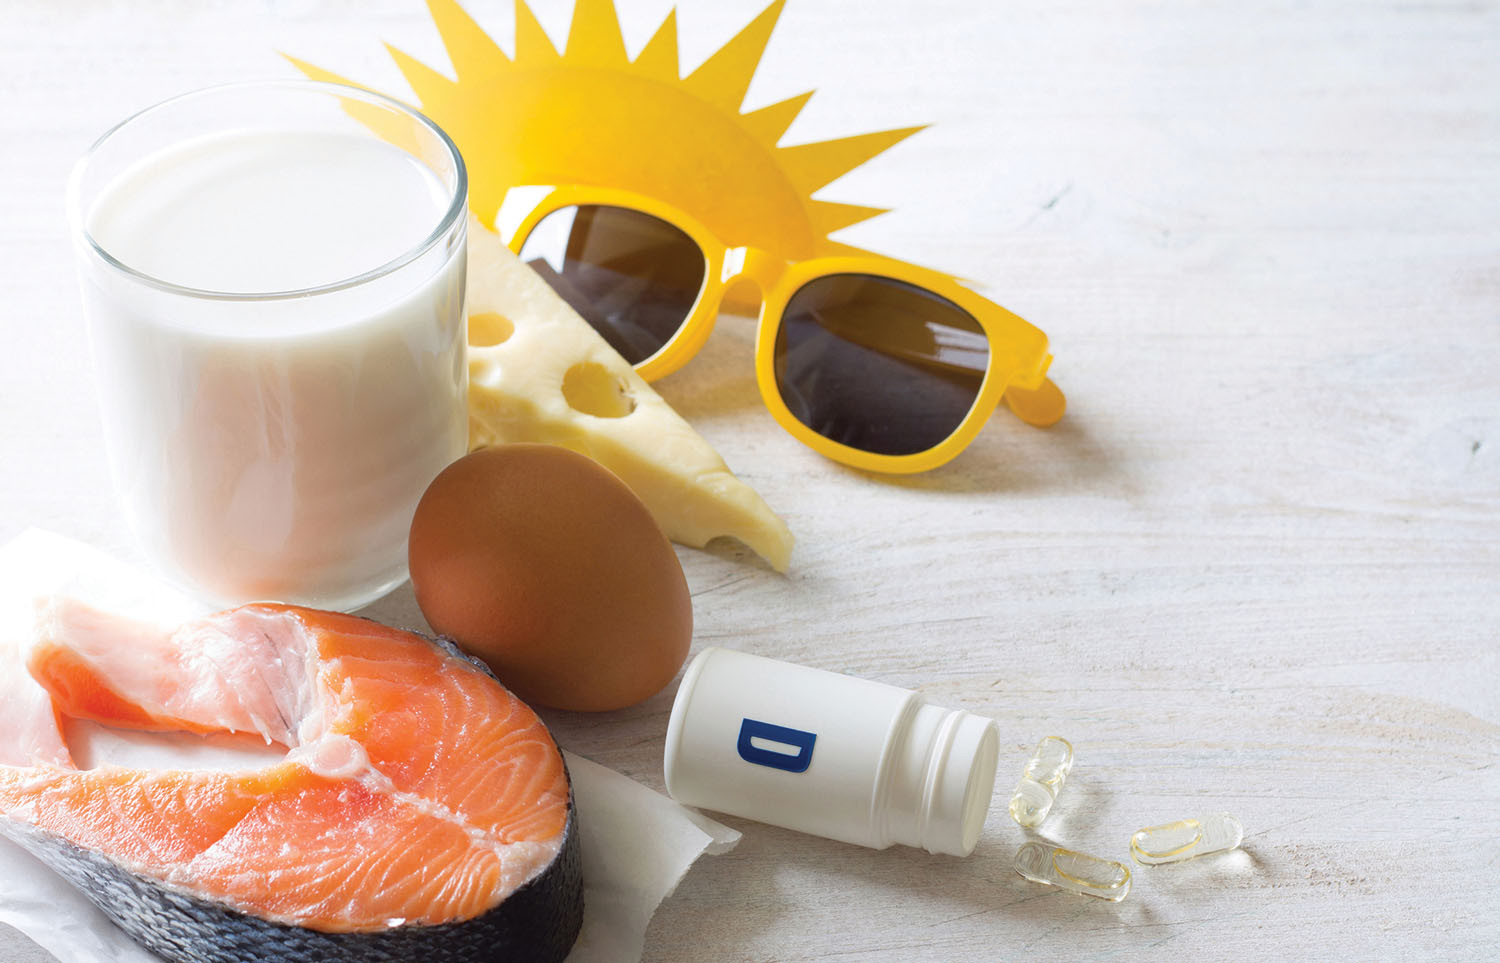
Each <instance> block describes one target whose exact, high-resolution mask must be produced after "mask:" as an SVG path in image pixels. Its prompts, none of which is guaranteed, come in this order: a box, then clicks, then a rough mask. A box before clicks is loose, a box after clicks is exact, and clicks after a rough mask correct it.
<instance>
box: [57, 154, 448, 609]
mask: <svg viewBox="0 0 1500 963" xmlns="http://www.w3.org/2000/svg"><path fill="white" fill-rule="evenodd" d="M451 200H452V194H451V192H449V191H448V190H446V189H445V187H444V185H443V184H442V183H441V182H440V181H439V180H438V178H437V177H436V176H435V175H433V174H432V173H431V172H430V171H429V170H428V169H427V168H426V167H425V166H423V165H422V164H421V163H419V162H418V161H416V160H415V159H414V158H412V157H411V156H410V155H408V154H407V153H405V152H404V151H401V150H398V149H397V148H395V147H392V146H390V145H389V144H386V143H384V142H383V141H380V140H377V139H375V138H373V137H370V136H364V135H360V134H353V133H348V134H346V133H335V132H320V131H296V132H293V131H285V132H277V131H255V132H249V131H246V132H231V133H223V134H215V135H212V136H208V137H199V138H196V139H193V140H189V141H185V142H183V143H180V144H178V145H176V146H173V147H170V148H167V149H166V150H163V151H159V152H157V153H153V154H150V155H148V156H147V157H146V158H145V159H144V160H142V161H140V162H138V163H136V164H135V165H134V166H132V167H130V168H128V169H126V170H125V171H124V172H123V173H121V174H120V175H118V176H117V177H115V178H114V180H113V181H111V182H110V183H108V184H107V185H106V186H105V187H104V189H103V190H102V191H101V192H100V194H99V196H98V198H97V199H96V200H95V202H94V203H93V205H92V206H91V209H90V210H88V211H87V212H86V213H85V224H86V227H87V230H88V232H89V234H90V235H91V236H92V237H93V238H94V240H95V241H96V243H97V244H98V246H99V247H100V248H102V249H103V250H104V251H105V252H107V253H108V254H109V255H110V256H111V257H113V258H114V259H115V260H117V261H118V262H120V263H121V264H123V265H125V266H126V267H128V268H130V269H132V270H133V271H135V272H139V273H140V274H143V275H147V276H148V278H151V279H155V280H156V281H159V282H165V285H160V284H153V283H151V281H149V280H142V279H141V278H138V277H132V276H131V275H130V274H129V272H123V271H120V270H119V269H118V268H116V267H113V266H111V265H108V264H106V263H105V262H104V261H103V260H102V259H100V258H99V257H97V255H95V256H92V257H91V256H88V255H89V253H90V252H88V251H85V256H84V257H82V258H81V262H80V263H81V264H82V281H83V284H82V287H83V292H84V302H85V307H86V309H87V314H88V316H89V322H90V335H91V339H92V342H93V349H94V357H95V370H96V372H97V377H98V379H99V386H98V387H99V395H100V402H101V407H102V410H103V417H104V427H105V439H106V443H107V447H108V448H109V455H110V464H111V469H112V471H113V474H114V476H115V483H116V486H117V488H118V489H119V492H120V494H121V496H122V500H123V503H124V508H125V512H126V515H127V518H128V519H129V521H130V523H131V526H132V528H133V529H134V530H135V532H136V534H137V536H138V537H139V538H140V540H141V543H142V547H143V548H144V549H145V550H146V552H147V554H148V555H150V556H151V557H152V558H153V559H154V560H155V561H157V562H158V563H159V564H161V565H162V567H163V568H164V569H165V570H166V571H167V574H169V575H171V576H174V577H175V578H177V579H178V580H179V581H184V582H187V583H188V584H189V585H190V586H192V587H194V588H195V589H196V590H197V591H198V593H199V594H200V595H202V596H204V597H205V598H207V599H209V600H210V601H213V602H216V603H222V604H230V603H234V602H239V601H245V600H249V599H282V600H288V601H298V602H302V603H306V604H314V605H320V606H325V607H330V608H347V607H352V606H355V605H359V604H363V603H364V602H366V601H369V600H371V599H373V598H375V597H378V596H379V595H380V594H383V593H384V592H385V591H388V590H389V589H390V588H392V587H394V586H395V585H396V584H399V583H400V581H401V580H402V579H404V578H405V575H406V536H407V530H408V528H409V526H410V524H411V518H412V514H413V512H414V510H415V507H416V503H417V500H418V498H419V497H420V496H421V494H422V492H423V490H424V489H425V488H426V486H427V484H428V482H430V481H431V480H432V478H433V477H434V476H435V475H436V474H437V473H438V472H439V471H440V470H441V469H442V468H443V467H444V466H446V465H447V464H448V463H449V462H450V461H452V460H453V459H454V458H456V457H458V456H459V455H460V454H462V453H463V451H464V449H465V445H466V436H467V425H466V422H467V417H466V410H465V393H466V390H467V372H466V369H465V360H464V321H463V293H464V259H465V245H464V233H463V226H462V220H460V221H459V226H458V227H457V229H456V231H454V232H453V233H452V234H451V235H449V236H448V237H447V239H446V243H443V242H440V243H438V244H436V245H435V246H434V247H433V248H431V249H429V250H427V251H425V252H423V253H422V254H421V255H420V256H419V257H417V258H416V259H415V260H414V261H412V262H411V263H409V264H406V265H405V266H403V267H399V268H394V269H388V270H385V271H382V270H381V269H382V268H388V267H389V265H390V264H391V262H392V261H394V260H396V259H399V258H402V257H403V256H406V255H408V254H409V252H412V251H414V250H416V249H418V248H419V247H420V246H421V245H422V244H423V242H424V241H425V240H426V239H428V238H429V237H430V236H431V235H432V234H433V233H434V232H435V231H436V230H437V229H438V227H439V225H440V223H441V222H442V220H443V217H444V214H445V211H446V210H447V209H448V207H449V204H450V202H451ZM371 272H374V273H375V276H374V277H370V278H364V279H363V280H360V281H358V283H353V284H348V285H342V284H341V282H348V281H351V280H354V279H359V278H361V276H362V275H367V274H370V273H371ZM329 285H333V286H335V288H334V289H332V290H322V291H315V292H311V293H309V294H307V295H306V296H296V297H253V295H265V294H269V293H273V292H290V291H298V290H303V289H308V288H319V287H325V286H329ZM172 286H176V288H193V289H200V292H199V293H193V292H184V291H182V290H179V289H175V288H173V287H172ZM202 292H228V293H231V294H234V295H241V297H232V298H224V297H215V296H204V294H203V293H202ZM245 295H251V297H244V296H245Z"/></svg>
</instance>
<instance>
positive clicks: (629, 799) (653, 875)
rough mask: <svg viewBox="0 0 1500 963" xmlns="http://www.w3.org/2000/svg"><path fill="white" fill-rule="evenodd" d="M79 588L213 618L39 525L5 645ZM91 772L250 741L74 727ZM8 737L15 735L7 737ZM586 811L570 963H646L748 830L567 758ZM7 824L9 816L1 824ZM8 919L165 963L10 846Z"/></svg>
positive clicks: (99, 954) (132, 959)
mask: <svg viewBox="0 0 1500 963" xmlns="http://www.w3.org/2000/svg"><path fill="white" fill-rule="evenodd" d="M53 592H68V593H72V594H75V595H77V596H79V597H80V598H84V599H87V600H89V601H90V602H93V603H94V604H96V605H99V606H101V607H107V608H109V609H112V610H115V611H119V612H122V613H127V614H131V615H134V616H137V617H140V618H149V619H156V620H160V621H163V622H167V623H170V622H173V621H177V620H180V619H184V618H190V617H192V616H194V615H198V614H201V613H202V612H203V609H202V607H201V606H199V605H197V604H196V603H194V602H193V601H192V600H191V599H189V598H187V597H186V596H184V595H182V594H181V593H179V592H177V591H175V590H174V589H172V588H170V587H169V586H167V585H165V584H164V583H162V582H160V581H158V580H156V579H155V578H153V577H152V576H150V575H147V574H145V573H143V572H141V571H139V570H137V569H134V568H132V567H130V566H127V565H124V564H122V563H121V562H119V561H118V560H116V559H113V558H111V557H109V556H107V555H105V554H104V553H102V552H100V551H98V550H97V549H94V548H91V547H89V546H87V545H84V544H82V543H79V542H76V541H73V540H71V539H68V538H64V537H62V536H60V535H55V534H53V533H50V532H44V531H40V530H37V529H32V530H29V531H27V532H24V533H22V534H21V535H19V536H17V537H16V538H15V539H13V540H12V541H10V542H9V543H7V544H6V545H5V546H3V547H0V646H5V647H16V646H21V645H24V644H26V643H27V640H28V639H29V636H30V632H31V625H32V619H33V611H34V609H33V604H34V599H35V598H36V597H37V596H39V595H46V594H50V593H53ZM67 737H68V742H69V747H70V748H71V749H72V750H73V753H74V757H75V759H76V760H78V762H79V764H80V765H91V764H97V763H98V762H99V761H101V760H107V761H110V762H115V763H119V764H122V765H136V766H153V765H154V766H178V767H197V768H207V767H222V766H228V765H232V764H233V763H234V762H235V761H236V760H239V761H240V762H241V763H243V761H244V756H243V755H242V754H243V753H245V752H246V751H247V750H245V749H244V748H243V746H242V745H240V744H230V743H228V742H225V743H222V744H221V743H216V742H215V741H213V740H203V739H199V738H198V737H195V736H181V737H171V736H167V737H163V736H160V735H141V734H134V733H122V732H119V731H116V730H110V729H105V728H103V727H101V726H95V725H92V724H89V723H74V724H70V725H69V727H68V731H67ZM0 738H3V734H0ZM564 755H565V756H566V758H567V762H568V769H569V771H570V772H571V773H572V777H573V790H574V797H575V800H576V802H577V805H578V829H579V834H580V836H579V842H580V845H581V847H582V856H583V881H584V918H583V931H582V933H581V934H580V935H579V937H578V942H577V944H576V945H575V946H574V947H573V952H572V953H571V954H570V955H569V957H568V960H569V963H634V961H637V960H639V959H640V957H641V951H642V949H643V948H644V946H645V937H646V927H647V926H648V925H649V924H650V922H651V917H652V915H653V914H654V913H655V912H656V907H657V906H658V905H660V903H661V901H662V900H663V899H665V898H666V897H667V896H668V895H670V894H671V892H672V890H674V889H675V888H676V886H677V883H678V881H679V880H681V879H682V877H683V874H685V873H686V872H687V870H688V868H689V867H690V866H692V864H693V862H694V861H695V860H697V858H698V857H699V856H701V855H703V854H705V853H708V854H718V853H723V852H727V851H728V850H730V849H732V848H733V847H734V846H735V844H736V843H738V842H739V839H740V834H739V833H738V832H736V831H734V830H732V829H730V828H729V827H727V826H722V825H720V824H719V823H716V822H714V821H713V820H710V819H708V818H706V817H704V816H701V815H699V814H698V813H695V812H693V811H691V810H688V809H685V808H683V807H682V806H679V805H678V804H676V803H674V802H673V801H672V800H670V799H668V798H667V797H666V796H663V795H661V794H660V793H657V792H653V791H652V790H650V789H647V788H646V787H644V786H642V785H640V784H639V783H636V782H635V781H634V780H632V779H630V778H628V777H626V776H622V775H620V774H619V773H617V772H614V771H613V770H610V769H606V768H605V767H603V766H600V765H598V764H597V763H593V762H590V761H589V760H587V759H584V758H582V757H581V756H575V755H573V754H571V753H564ZM0 818H3V817H0ZM0 920H3V921H4V922H6V923H9V924H10V925H11V926H14V927H16V928H17V929H19V930H21V931H22V932H23V933H25V934H26V935H28V936H29V937H31V939H33V940H35V941H36V942H37V943H38V944H40V945H41V946H43V947H45V948H46V949H47V950H48V951H50V952H51V953H52V954H53V955H55V956H56V957H58V959H60V960H62V961H63V963H159V961H158V960H157V958H156V957H155V956H154V955H152V954H150V953H148V952H146V951H145V950H144V949H142V948H141V947H139V946H137V945H136V944H135V943H134V942H132V941H131V940H130V938H129V937H127V936H125V934H124V933H122V932H121V931H120V930H119V929H117V928H116V927H115V926H114V924H112V923H111V922H110V921H109V920H108V919H107V918H106V917H105V916H104V914H103V913H101V912H100V911H99V910H98V909H97V908H96V907H95V906H94V904H93V903H92V902H91V901H90V900H89V899H88V897H87V896H85V895H84V894H83V893H81V892H79V891H78V890H76V889H74V888H73V887H72V886H71V885H69V884H68V883H66V882H64V881H63V880H62V879H61V878H59V877H58V876H57V875H55V874H54V873H53V872H52V871H51V870H49V869H48V868H47V867H46V866H45V865H43V864H42V863H41V862H39V861H37V860H36V859H35V858H34V857H32V856H31V855H30V854H28V853H27V852H25V851H24V850H22V849H20V848H19V847H17V846H15V845H13V844H11V843H9V842H6V841H4V840H0Z"/></svg>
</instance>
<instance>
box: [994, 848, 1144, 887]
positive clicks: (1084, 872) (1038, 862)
mask: <svg viewBox="0 0 1500 963" xmlns="http://www.w3.org/2000/svg"><path fill="white" fill-rule="evenodd" d="M1015 868H1016V872H1018V873H1020V874H1021V875H1022V876H1024V877H1026V878H1027V879H1029V880H1031V881H1032V882H1033V883H1043V884H1046V885H1047V886H1061V887H1062V888H1063V889H1065V890H1068V891H1069V892H1072V893H1080V894H1082V895H1084V896H1094V897H1097V898H1099V899H1105V900H1109V901H1110V902H1111V903H1118V902H1119V901H1120V900H1122V899H1124V898H1125V894H1126V893H1128V892H1130V867H1129V866H1126V865H1125V864H1124V863H1117V862H1115V861H1114V860H1112V859H1100V858H1099V857H1098V856H1090V855H1088V854H1086V853H1075V852H1073V851H1072V850H1071V849H1063V848H1062V847H1060V846H1053V845H1052V844H1051V843H1044V842H1042V841H1041V840H1037V839H1033V840H1032V841H1031V842H1029V843H1027V844H1026V845H1024V846H1022V847H1021V848H1020V849H1019V850H1018V851H1017V852H1016V861H1015Z"/></svg>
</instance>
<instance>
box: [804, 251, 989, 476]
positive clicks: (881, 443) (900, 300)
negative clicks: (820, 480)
mask: <svg viewBox="0 0 1500 963" xmlns="http://www.w3.org/2000/svg"><path fill="white" fill-rule="evenodd" d="M988 364H989V343H988V341H987V340H986V338H985V335H984V329H983V328H981V327H980V325H979V322H978V321H976V320H974V318H973V317H972V316H970V315H969V313H968V312H967V311H964V310H963V309H962V308H960V307H959V306H958V305H956V304H954V303H953V302H952V301H949V300H948V299H947V298H943V297H939V296H938V295H936V294H933V293H932V292H931V291H927V290H924V289H923V288H919V287H916V286H915V285H912V284H906V283H905V282H902V281H896V280H893V279H891V278H883V277H878V276H876V275H873V274H833V275H829V276H827V277H822V278H818V279H816V280H814V281H811V282H809V283H808V284H806V285H804V286H803V287H802V288H800V289H799V290H798V291H797V292H796V293H795V294H794V295H792V298H791V300H790V301H789V302H787V306H786V310H785V312H784V313H783V315H782V319H781V329H780V331H779V332H778V333H777V336H776V385H777V388H778V389H779V391H780V392H781V397H782V399H783V400H784V401H785V402H786V405H787V407H788V408H790V409H791V412H792V414H793V415H794V416H795V417H796V418H797V420H798V421H800V422H802V423H803V424H804V425H806V426H807V427H809V428H811V429H812V430H813V431H816V432H817V433H818V434H820V435H822V436H823V437H825V438H830V439H832V440H833V441H837V442H840V443H842V444H845V445H848V446H849V447H850V448H857V449H859V450H860V451H868V452H874V453H876V454H881V455H912V454H916V453H917V452H922V451H927V450H929V449H931V448H935V447H936V446H937V445H938V444H940V443H941V442H942V441H943V440H944V439H945V438H947V437H948V436H949V435H951V434H953V432H954V430H956V429H957V428H958V426H959V424H960V423H961V422H962V421H963V420H964V417H965V416H966V415H967V414H968V413H969V409H971V408H972V407H973V406H974V399H976V398H978V397H979V385H980V383H981V382H982V381H983V380H984V372H985V368H986V367H987V366H988Z"/></svg>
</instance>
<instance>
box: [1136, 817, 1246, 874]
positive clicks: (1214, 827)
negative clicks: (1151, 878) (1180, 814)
mask: <svg viewBox="0 0 1500 963" xmlns="http://www.w3.org/2000/svg"><path fill="white" fill-rule="evenodd" d="M1244 838H1245V830H1244V828H1243V827H1242V826H1241V825H1240V821H1239V820H1238V819H1235V818H1234V817H1233V816H1231V815H1229V814H1228V813H1214V814H1213V815H1211V816H1204V817H1203V818H1201V819H1179V820H1178V821H1177V822H1175V823H1163V824H1162V825H1160V826H1147V827H1146V828H1145V829H1138V830H1136V832H1135V835H1134V836H1131V837H1130V858H1131V859H1134V860H1135V861H1136V862H1138V863H1143V864H1144V865H1147V866H1157V865H1160V864H1161V863H1179V862H1181V861H1183V860H1184V859H1193V858H1194V857H1197V856H1207V855H1209V854H1210V853H1223V852H1227V851H1229V850H1231V849H1236V848H1238V847H1239V845H1240V841H1241V840H1243V839H1244Z"/></svg>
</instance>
